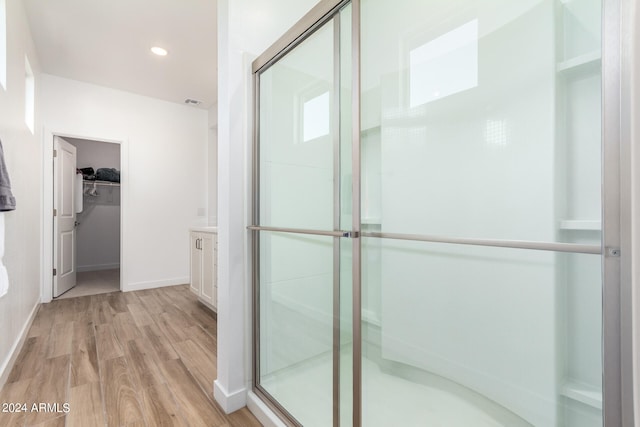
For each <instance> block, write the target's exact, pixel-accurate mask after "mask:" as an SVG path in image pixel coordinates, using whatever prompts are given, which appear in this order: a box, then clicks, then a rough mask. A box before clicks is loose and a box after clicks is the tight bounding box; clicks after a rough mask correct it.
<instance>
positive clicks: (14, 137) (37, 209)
mask: <svg viewBox="0 0 640 427" xmlns="http://www.w3.org/2000/svg"><path fill="white" fill-rule="evenodd" d="M6 7H7V14H6V16H7V32H8V36H7V52H8V58H7V87H6V90H3V89H2V87H0V140H2V145H3V147H4V153H5V161H6V164H7V169H8V171H9V174H10V178H11V184H12V190H13V194H14V196H15V197H16V200H17V209H16V210H15V211H11V212H6V213H0V221H4V226H5V240H4V247H5V255H4V260H3V262H4V265H5V266H6V268H7V271H8V275H9V291H8V293H7V294H6V295H5V296H4V297H2V298H0V331H2V332H1V333H0V386H1V385H2V384H3V383H4V380H5V379H6V375H7V374H8V371H7V370H6V367H7V364H8V363H9V359H10V358H11V356H12V355H13V352H14V350H16V349H18V350H19V343H20V338H21V337H22V336H21V334H22V333H23V332H25V331H26V328H27V327H28V323H29V321H30V316H31V315H32V314H33V313H34V308H36V307H37V304H38V302H39V298H40V275H41V273H40V259H41V253H40V251H39V250H38V249H37V248H39V247H40V227H41V197H42V194H41V190H40V189H41V188H42V184H41V181H42V172H41V160H40V159H41V158H42V155H41V145H40V128H41V125H40V124H41V123H42V122H41V114H40V111H39V110H38V108H37V107H38V100H39V96H40V83H41V80H40V77H41V76H40V66H39V62H38V58H37V56H36V51H35V48H34V46H33V41H32V39H31V35H30V33H29V27H28V24H27V20H26V16H25V13H24V9H23V6H22V1H20V0H7V1H6ZM25 54H26V55H28V58H29V63H30V64H31V68H32V70H33V72H34V75H35V79H36V116H35V120H36V126H35V129H36V134H35V135H33V134H32V133H31V132H30V131H29V130H28V129H27V125H26V124H25V119H24V105H25V85H24V75H25Z"/></svg>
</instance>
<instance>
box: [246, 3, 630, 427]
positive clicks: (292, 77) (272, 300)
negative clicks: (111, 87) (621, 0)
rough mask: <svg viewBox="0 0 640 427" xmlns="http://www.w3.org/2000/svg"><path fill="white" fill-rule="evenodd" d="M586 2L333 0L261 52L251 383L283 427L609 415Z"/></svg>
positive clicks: (600, 63) (607, 248)
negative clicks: (279, 416) (279, 417)
mask: <svg viewBox="0 0 640 427" xmlns="http://www.w3.org/2000/svg"><path fill="white" fill-rule="evenodd" d="M602 3H603V2H601V1H600V0H519V1H517V2H514V1H512V0H429V1H425V0H414V1H410V0H402V1H393V2H392V1H388V0H353V1H329V0H326V1H323V2H320V4H319V5H318V6H316V8H314V9H313V10H312V11H311V12H310V13H309V14H308V15H307V16H305V17H304V18H303V19H302V20H301V21H300V22H299V23H298V24H297V25H296V26H295V27H294V28H292V30H291V31H290V32H289V33H287V34H285V36H283V38H282V39H281V40H279V41H278V42H277V43H276V44H275V45H274V46H272V47H271V48H270V49H269V50H268V51H267V52H265V53H264V54H263V55H262V56H260V57H259V58H258V59H257V60H256V61H255V62H254V64H253V71H254V82H255V96H256V98H255V150H254V159H253V161H254V167H253V169H254V178H253V194H254V200H253V208H254V217H253V225H252V226H250V227H249V228H250V229H251V230H252V232H251V236H252V242H253V255H252V257H253V272H254V278H253V280H254V306H253V309H254V377H253V378H254V390H255V392H256V393H257V394H258V395H259V396H260V397H261V398H262V399H263V400H265V402H266V403H267V404H269V405H270V406H271V407H272V408H273V409H274V410H275V411H277V412H278V413H279V414H280V415H281V416H282V417H283V419H284V420H285V421H286V422H287V423H289V424H292V425H304V426H331V425H333V426H338V425H340V426H351V425H353V426H367V427H369V426H391V425H397V426H432V425H433V426H439V425H444V426H471V425H473V426H529V425H535V426H544V427H548V426H580V427H589V426H602V425H603V424H605V425H611V426H613V425H618V424H619V423H618V421H619V417H620V409H619V407H618V406H617V405H618V403H616V399H618V396H617V395H616V392H615V390H616V389H619V388H620V384H619V383H618V382H617V381H619V377H620V366H619V364H618V362H617V360H619V350H618V349H619V343H618V341H616V340H617V339H618V335H619V326H618V325H617V324H616V322H615V321H611V319H613V318H614V317H615V316H616V315H617V311H618V310H619V308H618V307H617V306H616V302H615V298H616V296H617V292H618V286H619V280H618V278H617V276H616V275H617V268H618V264H617V263H616V262H617V258H618V256H619V249H618V248H619V247H620V245H619V241H618V239H619V234H620V233H619V230H618V229H617V228H616V227H619V225H618V223H617V222H616V221H613V220H611V219H612V218H615V216H616V215H617V206H618V205H617V203H618V202H617V200H616V199H615V197H616V194H617V187H616V185H617V184H616V180H615V173H616V163H615V160H611V159H613V158H614V157H615V155H616V152H617V151H616V150H617V149H618V148H617V145H616V144H618V142H617V140H616V139H615V138H609V137H608V135H609V134H610V132H612V131H611V130H610V129H614V128H615V126H616V123H615V122H616V116H615V114H611V113H609V112H608V110H607V108H608V107H607V106H608V105H614V104H615V102H616V96H618V95H616V84H617V82H616V80H615V74H616V70H617V68H616V67H617V64H615V59H616V58H615V57H614V58H613V59H611V58H609V57H607V56H606V52H601V46H602V45H603V40H602V36H601V35H602V34H605V35H606V34H608V32H612V33H615V25H614V24H610V23H609V24H608V23H607V22H608V21H607V20H603V16H609V19H610V20H611V22H615V18H616V10H617V9H616V7H617V2H615V1H607V0H604V3H605V4H604V5H603V4H602ZM603 11H604V12H605V13H603ZM612 16H613V18H614V19H611V17H612ZM603 22H604V23H605V24H604V27H603ZM608 25H611V26H613V27H612V28H613V29H612V28H608V27H607V26H608ZM603 54H604V55H603ZM608 58H609V59H608ZM611 76H614V77H611ZM607 79H609V80H607ZM603 87H604V90H603ZM614 113H615V111H614ZM603 196H604V197H603ZM603 305H604V306H605V307H606V309H605V310H604V311H603V308H602V307H603ZM616 328H618V329H616ZM603 354H604V360H603ZM603 378H605V379H606V380H605V381H604V384H603ZM603 389H605V390H607V393H603ZM609 390H612V391H611V392H609ZM603 395H604V398H603Z"/></svg>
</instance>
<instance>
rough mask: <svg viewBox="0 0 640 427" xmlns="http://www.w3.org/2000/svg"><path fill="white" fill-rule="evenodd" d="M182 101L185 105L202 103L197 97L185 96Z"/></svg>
mask: <svg viewBox="0 0 640 427" xmlns="http://www.w3.org/2000/svg"><path fill="white" fill-rule="evenodd" d="M184 103H185V104H187V105H200V104H202V101H198V100H197V99H191V98H187V99H185V100H184Z"/></svg>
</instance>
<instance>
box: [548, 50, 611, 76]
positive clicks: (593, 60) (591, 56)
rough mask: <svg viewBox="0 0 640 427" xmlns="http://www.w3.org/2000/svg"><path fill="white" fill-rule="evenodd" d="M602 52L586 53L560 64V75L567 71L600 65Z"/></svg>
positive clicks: (558, 66)
mask: <svg viewBox="0 0 640 427" xmlns="http://www.w3.org/2000/svg"><path fill="white" fill-rule="evenodd" d="M600 59H601V55H600V51H593V52H589V53H585V54H583V55H579V56H576V57H574V58H571V59H567V60H566V61H562V62H559V63H558V65H557V66H556V69H557V71H558V73H564V72H567V71H573V70H577V69H579V68H586V67H588V66H593V65H598V64H600Z"/></svg>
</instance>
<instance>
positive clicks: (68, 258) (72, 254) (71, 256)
mask: <svg viewBox="0 0 640 427" xmlns="http://www.w3.org/2000/svg"><path fill="white" fill-rule="evenodd" d="M54 150H55V152H54V158H53V209H54V216H53V266H54V269H55V274H54V276H53V297H54V298H55V297H58V296H60V295H61V294H63V293H64V292H66V291H68V290H69V289H71V288H73V287H74V286H75V285H76V230H75V227H76V225H75V223H76V209H75V182H76V180H75V176H76V147H74V146H73V145H71V144H69V143H68V142H66V141H64V140H63V139H61V138H59V137H57V136H56V137H55V138H54Z"/></svg>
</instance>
